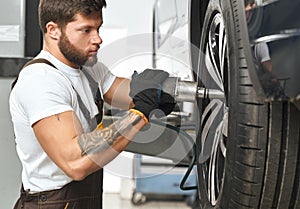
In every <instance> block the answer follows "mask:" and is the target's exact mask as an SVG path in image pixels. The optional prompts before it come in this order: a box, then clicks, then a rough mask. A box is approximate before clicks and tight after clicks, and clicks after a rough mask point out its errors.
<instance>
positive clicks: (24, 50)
mask: <svg viewBox="0 0 300 209" xmlns="http://www.w3.org/2000/svg"><path fill="white" fill-rule="evenodd" d="M154 2H155V0H128V1H119V0H109V1H107V3H108V6H107V8H105V9H104V11H103V14H104V25H103V27H102V28H101V30H100V36H101V37H102V39H103V44H102V45H101V49H100V54H99V58H100V60H101V61H103V62H104V63H105V64H106V63H108V65H109V67H110V69H111V70H112V72H113V73H115V74H116V75H118V76H124V77H129V76H130V75H131V73H132V72H133V71H134V70H137V71H139V70H140V71H142V70H144V69H145V68H149V67H151V66H152V55H151V50H152V42H151V41H152V40H151V35H150V34H151V32H152V16H153V5H154ZM36 6H37V3H35V2H31V1H30V2H29V1H28V2H26V1H25V0H11V1H3V0H2V1H1V2H0V59H2V60H4V59H5V60H8V63H9V58H13V59H15V58H20V60H22V61H24V60H23V58H25V57H28V58H30V57H32V56H34V55H35V54H36V52H37V51H38V50H37V49H38V48H39V46H40V45H41V36H40V35H37V33H38V31H37V30H36V28H34V26H33V24H36V21H37V20H36V18H37V14H36V13H35V12H36V10H35V9H36ZM136 8H138V9H136ZM7 11H9V14H12V15H8V12H7ZM29 13H30V15H32V16H31V17H29V16H28V15H29ZM136 17H138V18H136ZM25 25H26V27H30V29H29V28H26V27H25ZM139 38H140V41H137V40H139ZM134 40H136V41H134ZM118 42H119V45H118V46H120V44H121V45H122V46H123V47H124V48H126V47H130V48H136V49H139V51H141V52H144V53H142V54H138V55H136V56H128V57H126V56H125V57H123V58H122V59H119V60H114V59H112V57H113V56H114V54H111V53H109V52H110V51H113V50H115V51H114V53H118V51H117V50H118V47H116V46H115V45H114V44H115V43H118ZM141 42H142V44H141ZM32 46H33V47H32ZM102 50H103V51H102ZM102 52H103V53H102ZM22 61H20V63H17V64H16V63H14V65H18V64H21V63H22ZM7 66H9V65H8V64H7V63H5V64H1V65H0V89H1V91H0V95H1V99H0V107H1V109H0V115H1V117H0V159H1V160H0V162H1V172H0V179H1V180H0V191H1V195H0V208H1V209H6V208H12V206H13V204H14V203H15V201H16V199H17V197H18V196H19V190H20V185H21V180H20V178H21V165H20V162H19V159H18V157H17V154H16V150H15V142H14V133H13V128H12V124H11V119H10V114H9V108H8V97H9V93H10V85H11V82H12V80H13V78H12V77H7V75H9V74H10V72H9V69H7ZM4 68H5V69H4ZM150 161H151V160H150ZM152 162H153V161H152ZM162 162H163V161H162ZM134 163H135V161H134V154H132V153H127V152H124V153H122V154H121V155H120V156H119V157H117V158H116V159H115V160H114V161H113V162H111V163H110V164H109V165H107V166H106V167H105V175H104V193H105V199H104V208H114V209H118V208H128V209H130V208H131V207H132V208H144V207H145V208H161V209H162V208H182V209H184V208H188V206H187V204H186V202H184V201H182V202H180V201H177V200H174V201H173V202H174V203H172V199H169V200H167V201H165V200H164V201H154V202H150V203H147V204H145V205H144V206H142V205H141V206H133V205H132V204H131V201H130V200H131V198H132V193H133V191H134V188H135V181H134V178H133V175H134V174H133V170H134V166H135V165H134ZM179 183H180V182H178V184H179ZM177 186H178V185H177Z"/></svg>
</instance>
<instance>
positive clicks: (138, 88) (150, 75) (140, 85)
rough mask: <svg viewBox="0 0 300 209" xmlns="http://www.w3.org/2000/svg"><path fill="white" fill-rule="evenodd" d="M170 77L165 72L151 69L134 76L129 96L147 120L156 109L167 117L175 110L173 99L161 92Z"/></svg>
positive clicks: (135, 73)
mask: <svg viewBox="0 0 300 209" xmlns="http://www.w3.org/2000/svg"><path fill="white" fill-rule="evenodd" d="M168 76H169V74H168V73H167V72H165V71H162V70H151V69H146V70H145V71H143V72H142V73H140V74H138V73H137V72H134V74H133V75H132V79H131V82H130V93H129V96H130V97H131V98H132V99H133V102H134V104H135V109H136V110H138V111H140V112H142V113H143V114H144V115H145V116H146V117H147V118H149V115H150V113H151V112H152V111H153V110H155V109H161V110H162V111H163V112H164V113H165V114H166V115H167V114H169V113H170V112H171V111H172V110H173V108H174V99H173V97H172V96H171V95H168V94H166V93H164V92H163V91H162V90H161V84H162V83H163V82H164V81H165V80H166V78H168Z"/></svg>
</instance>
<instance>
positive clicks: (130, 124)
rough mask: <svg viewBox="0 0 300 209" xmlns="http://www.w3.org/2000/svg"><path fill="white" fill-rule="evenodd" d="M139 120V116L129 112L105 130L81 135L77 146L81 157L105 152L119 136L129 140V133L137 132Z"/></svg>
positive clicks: (140, 118)
mask: <svg viewBox="0 0 300 209" xmlns="http://www.w3.org/2000/svg"><path fill="white" fill-rule="evenodd" d="M141 120H142V117H141V116H140V115H138V114H136V113H133V112H129V113H128V114H126V115H125V116H123V117H122V118H120V119H119V120H117V121H115V122H114V123H112V124H111V125H109V126H108V127H106V128H103V129H95V130H94V131H92V132H90V133H84V134H81V135H80V136H78V144H79V146H80V149H81V153H82V155H91V154H97V153H100V152H103V151H106V150H108V149H109V148H111V147H112V146H113V145H114V144H116V143H117V142H118V140H119V139H120V136H123V137H125V138H126V139H127V140H130V139H131V137H132V134H130V132H131V131H133V132H137V131H136V127H135V126H136V124H137V123H138V122H139V121H141ZM124 148H125V147H124Z"/></svg>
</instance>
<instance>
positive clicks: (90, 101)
mask: <svg viewBox="0 0 300 209" xmlns="http://www.w3.org/2000/svg"><path fill="white" fill-rule="evenodd" d="M105 6H106V2H105V0H64V1H61V0H51V1H50V0H41V1H40V5H39V21H40V27H41V30H42V32H43V35H44V46H43V50H42V51H41V52H40V54H39V55H38V56H37V57H36V58H35V61H34V62H32V63H30V64H29V65H27V66H26V67H25V68H23V70H22V71H21V72H20V75H19V77H18V80H17V82H16V84H15V85H14V87H13V89H12V92H11V96H10V112H11V116H12V121H13V125H14V131H15V137H16V139H15V140H16V149H17V153H18V155H19V158H20V160H21V163H22V166H23V170H22V184H23V186H22V189H21V196H20V198H19V199H18V201H17V203H16V205H15V208H25V209H28V208H30V209H35V208H44V209H50V208H77V209H99V208H102V167H103V166H104V165H105V164H107V163H108V162H110V161H111V160H112V159H114V158H115V157H116V156H117V155H118V154H119V153H120V152H121V151H122V150H124V149H125V147H126V146H127V145H128V144H129V142H130V140H131V139H132V138H133V137H134V136H135V134H136V133H137V132H138V131H139V130H140V129H141V128H142V127H143V126H144V125H145V124H146V123H147V122H148V118H149V117H150V113H151V112H152V110H155V109H161V110H162V111H164V112H165V114H169V113H170V112H171V111H172V108H173V105H174V104H173V101H174V100H173V99H172V98H170V96H168V95H166V94H165V93H164V92H162V91H161V90H160V89H159V86H160V84H161V83H162V82H163V81H164V80H165V79H166V78H167V77H168V74H167V73H166V72H164V71H154V70H146V71H144V72H143V73H141V74H134V76H133V78H132V80H131V81H130V80H128V79H123V78H118V77H115V76H113V75H112V74H111V73H110V72H109V71H108V69H107V68H106V67H105V66H104V65H103V64H101V63H99V62H97V58H96V54H97V51H98V49H99V46H100V44H101V43H102V39H101V38H100V36H99V28H100V27H101V25H102V23H103V20H102V8H103V7H105ZM95 84H96V88H94V87H95ZM99 95H100V99H101V97H103V99H104V101H106V102H108V103H109V104H112V105H114V106H117V107H120V108H124V109H130V111H129V112H128V113H127V114H125V116H123V117H122V118H121V119H119V120H117V121H115V122H114V123H113V124H112V125H110V126H109V127H106V128H99V127H100V126H98V128H96V125H97V123H96V122H95V120H96V119H95V118H96V116H98V115H99V114H98V113H99V109H101V108H99V106H98V107H97V105H96V104H95V98H97V100H99ZM129 95H130V96H131V97H132V98H133V99H131V97H130V96H129ZM96 102H97V103H99V101H96ZM101 111H102V110H100V112H101ZM98 119H99V118H98ZM98 122H99V120H98Z"/></svg>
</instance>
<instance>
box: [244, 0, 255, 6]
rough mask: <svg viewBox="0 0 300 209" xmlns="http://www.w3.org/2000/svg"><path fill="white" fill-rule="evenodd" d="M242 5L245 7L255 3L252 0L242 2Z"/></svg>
mask: <svg viewBox="0 0 300 209" xmlns="http://www.w3.org/2000/svg"><path fill="white" fill-rule="evenodd" d="M244 3H245V6H247V5H249V4H250V5H252V4H254V3H255V1H254V0H244Z"/></svg>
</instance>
